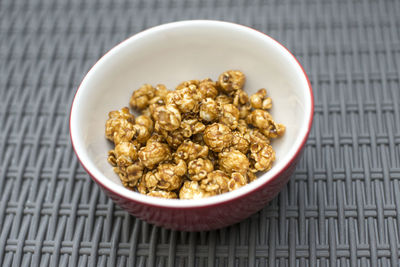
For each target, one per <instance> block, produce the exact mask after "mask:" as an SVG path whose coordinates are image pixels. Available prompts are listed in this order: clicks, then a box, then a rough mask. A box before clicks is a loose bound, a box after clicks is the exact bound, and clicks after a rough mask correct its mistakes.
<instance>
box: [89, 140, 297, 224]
mask: <svg viewBox="0 0 400 267" xmlns="http://www.w3.org/2000/svg"><path fill="white" fill-rule="evenodd" d="M303 146H304V145H303ZM302 150H303V149H302ZM302 150H301V151H300V152H299V153H298V154H297V155H296V157H295V158H293V160H292V161H291V163H290V164H289V165H288V166H287V168H286V169H284V170H282V172H281V173H279V175H277V176H275V177H274V178H272V179H271V180H269V181H268V182H267V183H265V184H264V185H263V186H262V187H259V188H257V189H256V190H255V191H253V192H250V193H249V194H247V195H242V196H241V197H240V198H236V199H233V200H231V201H227V202H222V203H218V204H216V205H210V206H204V207H196V208H168V207H161V206H153V205H148V204H144V203H141V202H137V201H134V200H131V199H126V198H124V197H123V196H121V195H118V194H116V193H114V192H112V191H110V190H108V189H107V188H104V187H102V186H101V184H99V185H100V187H101V188H102V189H103V190H104V192H105V193H106V194H107V195H108V196H109V197H110V198H111V199H112V200H113V201H114V202H115V203H116V204H117V205H119V206H120V207H121V208H123V209H125V210H126V211H128V212H129V213H130V214H132V215H133V216H135V217H137V218H140V219H142V220H144V221H146V222H148V223H151V224H155V225H157V226H162V227H165V228H168V229H173V230H179V231H208V230H214V229H218V228H222V227H226V226H229V225H231V224H234V223H237V222H240V221H242V220H243V219H245V218H247V217H249V216H250V215H252V214H254V213H255V212H257V211H259V210H261V209H262V208H263V207H264V206H265V205H266V204H267V203H268V202H269V201H271V200H272V199H273V198H274V197H275V196H276V195H277V194H278V193H279V192H280V191H281V190H282V188H283V187H284V186H285V185H286V184H287V182H288V181H289V178H290V177H291V175H292V174H293V172H294V170H295V167H296V165H297V163H298V161H299V159H300V157H301V154H302ZM94 180H95V179H94Z"/></svg>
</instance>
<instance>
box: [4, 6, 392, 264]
mask: <svg viewBox="0 0 400 267" xmlns="http://www.w3.org/2000/svg"><path fill="white" fill-rule="evenodd" d="M399 14H400V1H396V0H392V1H391V0H388V1H359V0H355V1H346V0H340V1H318V0H304V1H261V0H259V1H234V0H231V1H227V0H225V1H218V2H217V1H211V0H203V1H179V0H167V1H162V0H158V1H157V0H150V1H145V0H141V1H128V0H114V1H110V0H97V1H96V0H90V1H78V0H68V1H64V0H58V1H51V0H43V1H39V0H34V1H23V0H19V1H14V0H0V231H1V232H0V265H3V266H10V265H13V266H39V265H40V266H48V265H51V266H76V265H82V266H86V265H89V266H106V265H107V266H115V265H117V266H135V265H136V266H145V265H147V266H164V265H166V266H221V265H227V266H234V265H236V266H254V265H256V266H267V265H268V266H296V265H297V266H309V265H311V266H315V265H318V266H356V265H359V266H369V265H370V266H390V265H391V266H399V265H398V264H399V253H400V251H399V248H400V233H399V229H400V205H399V204H400V184H399V180H400V127H399V122H400V112H399V105H400V87H399V78H400V66H399V64H400V38H399V35H400V32H399V28H400V15H399ZM183 19H220V20H226V21H234V22H237V23H240V24H244V25H248V26H250V27H254V28H256V29H258V30H260V31H263V32H265V33H267V34H269V35H270V36H272V37H273V38H275V39H277V40H278V41H280V42H281V43H282V44H284V45H285V46H287V47H288V48H289V49H290V50H291V51H293V53H294V54H295V55H296V57H297V58H298V59H299V60H300V62H301V63H302V64H303V66H304V68H305V70H306V71H307V73H308V75H309V77H310V79H311V82H312V85H313V88H314V94H315V117H314V118H315V119H314V125H313V129H312V131H311V135H310V138H309V140H308V142H307V146H306V150H305V153H304V157H303V159H302V160H301V162H300V164H299V166H298V169H297V171H296V173H295V175H294V176H293V177H292V179H291V181H290V182H289V184H288V185H287V187H286V188H285V189H284V190H283V191H282V192H281V194H280V195H279V196H278V197H277V198H276V199H274V200H273V201H272V202H271V203H270V204H269V205H268V206H266V207H265V208H264V209H263V210H262V211H260V212H259V213H257V214H255V215H254V216H252V217H251V218H249V219H248V220H245V221H243V222H241V223H240V224H237V225H234V226H231V227H228V228H226V229H221V230H218V231H212V232H204V233H182V232H173V231H169V230H165V229H161V228H158V227H153V226H151V225H148V224H146V223H143V222H141V221H139V220H137V219H135V218H134V217H132V216H129V215H128V214H127V213H126V212H124V211H123V210H121V209H120V208H118V207H117V206H115V205H113V203H112V202H111V201H110V200H109V199H108V198H107V197H106V196H105V195H104V194H103V193H102V192H101V191H100V190H99V188H98V187H97V186H96V185H95V184H94V183H93V182H92V181H91V180H90V178H89V177H88V175H87V174H86V173H85V172H84V170H83V169H82V167H80V165H79V163H78V161H77V158H76V157H75V155H74V153H73V151H72V148H71V144H70V141H69V133H68V131H69V129H68V116H69V108H70V105H71V101H72V98H73V96H74V93H75V91H76V88H77V86H78V85H79V83H80V81H81V80H82V78H83V76H84V74H85V73H86V72H87V71H88V70H89V68H90V67H91V66H92V65H93V64H94V63H95V62H96V61H97V60H98V58H99V57H100V56H101V55H103V54H104V53H105V52H106V51H107V50H109V49H110V48H111V47H113V46H114V45H116V44H117V43H119V42H120V41H122V40H124V39H126V38H127V37H129V36H131V35H132V34H135V33H137V32H139V31H141V30H143V29H146V28H148V27H150V26H154V25H158V24H161V23H164V22H170V21H176V20H183Z"/></svg>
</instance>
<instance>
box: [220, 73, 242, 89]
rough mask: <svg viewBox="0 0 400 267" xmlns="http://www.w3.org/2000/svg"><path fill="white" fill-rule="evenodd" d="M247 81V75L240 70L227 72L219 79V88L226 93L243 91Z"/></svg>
mask: <svg viewBox="0 0 400 267" xmlns="http://www.w3.org/2000/svg"><path fill="white" fill-rule="evenodd" d="M245 81H246V77H245V75H244V74H243V73H242V72H241V71H238V70H229V71H225V72H224V73H222V74H221V75H220V76H219V78H218V82H219V86H220V87H221V90H222V91H224V92H225V93H230V92H232V91H236V90H240V89H242V88H243V86H244V83H245Z"/></svg>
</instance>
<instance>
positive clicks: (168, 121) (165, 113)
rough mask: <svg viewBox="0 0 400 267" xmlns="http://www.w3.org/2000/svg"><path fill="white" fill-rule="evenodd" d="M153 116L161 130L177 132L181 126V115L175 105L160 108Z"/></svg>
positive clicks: (157, 108) (156, 109)
mask: <svg viewBox="0 0 400 267" xmlns="http://www.w3.org/2000/svg"><path fill="white" fill-rule="evenodd" d="M152 114H153V118H154V120H156V122H157V123H158V124H159V126H160V128H162V129H164V130H166V131H173V130H176V129H178V128H179V126H180V125H181V113H180V112H179V110H178V109H177V108H176V107H175V106H174V105H162V106H158V107H156V108H155V110H154V112H153V113H152Z"/></svg>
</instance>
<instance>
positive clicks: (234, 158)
mask: <svg viewBox="0 0 400 267" xmlns="http://www.w3.org/2000/svg"><path fill="white" fill-rule="evenodd" d="M218 157H219V166H220V168H221V170H223V171H225V172H226V173H232V172H239V173H242V174H245V173H246V172H247V170H248V169H249V165H250V162H249V159H248V158H247V157H246V155H245V154H243V153H242V152H240V151H238V150H235V149H230V150H227V151H224V152H222V153H219V155H218Z"/></svg>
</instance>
